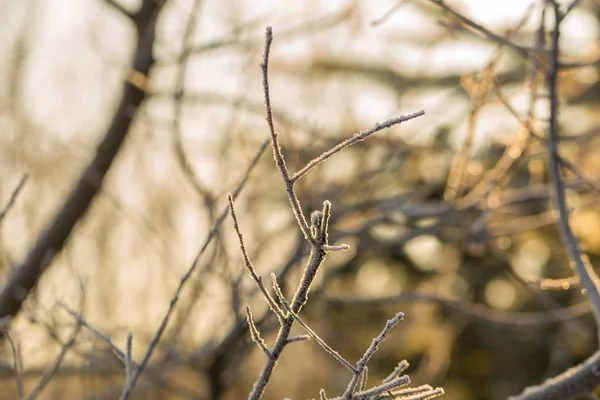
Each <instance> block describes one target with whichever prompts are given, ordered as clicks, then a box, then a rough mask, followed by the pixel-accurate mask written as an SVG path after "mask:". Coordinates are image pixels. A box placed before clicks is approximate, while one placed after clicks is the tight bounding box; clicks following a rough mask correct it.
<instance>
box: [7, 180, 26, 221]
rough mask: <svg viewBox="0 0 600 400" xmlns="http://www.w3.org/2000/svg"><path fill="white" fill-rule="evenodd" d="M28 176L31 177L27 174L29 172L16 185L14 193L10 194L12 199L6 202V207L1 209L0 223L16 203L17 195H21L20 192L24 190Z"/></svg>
mask: <svg viewBox="0 0 600 400" xmlns="http://www.w3.org/2000/svg"><path fill="white" fill-rule="evenodd" d="M28 178H29V175H27V174H25V175H23V176H22V177H21V180H20V181H19V184H18V185H17V187H15V189H14V190H13V192H12V194H11V195H10V199H9V200H8V203H7V204H6V206H5V207H4V209H3V210H2V211H0V223H2V221H3V220H4V217H5V216H6V214H7V213H8V211H9V210H10V209H11V208H12V207H13V205H14V204H15V201H16V200H17V197H19V193H21V190H23V188H24V187H25V183H26V182H27V179H28Z"/></svg>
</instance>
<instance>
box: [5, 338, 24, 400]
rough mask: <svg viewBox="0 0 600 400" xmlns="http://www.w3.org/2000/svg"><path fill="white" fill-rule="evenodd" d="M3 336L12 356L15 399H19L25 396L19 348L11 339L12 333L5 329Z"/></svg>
mask: <svg viewBox="0 0 600 400" xmlns="http://www.w3.org/2000/svg"><path fill="white" fill-rule="evenodd" d="M3 333H4V336H5V337H6V339H7V340H8V343H9V344H10V348H11V350H12V356H13V369H14V374H15V382H16V383H17V399H19V400H21V399H23V398H25V389H24V386H23V363H22V360H21V349H20V347H19V343H17V342H16V340H14V339H13V337H12V335H11V334H10V332H9V331H8V330H5V331H4V332H3Z"/></svg>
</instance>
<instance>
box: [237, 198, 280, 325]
mask: <svg viewBox="0 0 600 400" xmlns="http://www.w3.org/2000/svg"><path fill="white" fill-rule="evenodd" d="M227 200H228V202H229V209H230V212H231V219H232V220H233V227H234V229H235V232H236V233H237V236H238V240H239V243H240V250H241V251H242V256H243V257H244V265H245V266H246V269H247V270H248V272H249V273H250V276H251V277H252V280H253V281H254V282H255V283H256V285H257V286H258V288H259V289H260V291H261V292H262V294H263V297H264V298H265V300H266V301H267V304H268V305H269V308H271V310H272V311H273V313H275V315H276V316H277V318H278V319H279V321H280V322H283V320H284V319H285V317H286V316H285V315H284V313H283V311H282V310H281V308H279V306H278V305H277V303H276V302H275V300H274V299H273V297H272V296H271V294H270V293H269V291H268V290H267V289H266V288H265V285H264V284H263V282H262V278H261V277H260V276H258V274H257V273H256V269H255V268H254V266H253V265H252V263H251V262H250V256H249V255H248V251H247V250H246V245H245V244H244V237H243V235H242V232H241V231H240V227H239V224H238V219H237V216H236V214H235V208H234V206H233V198H232V197H231V195H228V196H227ZM246 312H247V313H248V312H249V309H247V310H246ZM248 318H250V317H248ZM249 320H250V319H249Z"/></svg>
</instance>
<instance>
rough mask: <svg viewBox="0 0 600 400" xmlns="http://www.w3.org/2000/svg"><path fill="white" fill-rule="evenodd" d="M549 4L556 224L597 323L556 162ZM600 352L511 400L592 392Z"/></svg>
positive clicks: (594, 296) (593, 280)
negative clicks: (557, 217)
mask: <svg viewBox="0 0 600 400" xmlns="http://www.w3.org/2000/svg"><path fill="white" fill-rule="evenodd" d="M549 6H550V7H552V9H553V11H554V19H555V28H554V32H553V33H552V48H551V61H550V69H549V71H548V74H547V84H548V95H549V100H550V120H549V129H548V131H549V132H548V133H549V141H548V152H549V155H550V176H551V178H552V183H553V186H554V197H555V201H556V207H557V209H558V213H559V221H558V226H559V228H560V233H561V237H562V241H563V244H564V247H565V249H566V251H567V253H568V255H569V258H570V259H571V263H572V264H574V269H575V271H576V272H577V275H578V276H579V278H580V281H581V286H582V287H583V288H584V289H585V294H586V296H587V297H588V299H589V301H590V303H591V305H592V309H593V311H594V316H595V319H596V324H600V292H599V289H598V276H597V275H596V272H595V271H594V269H593V267H592V265H591V263H590V261H589V259H588V257H587V256H586V255H585V254H583V253H582V252H581V249H580V247H579V243H578V242H577V239H576V237H575V235H574V234H573V231H572V230H571V227H570V225H569V210H568V208H567V204H566V196H565V188H564V185H563V182H562V179H561V176H560V161H559V148H558V144H559V139H560V138H559V133H558V93H557V83H558V72H559V69H560V65H559V60H558V59H559V39H560V22H561V20H562V18H561V16H562V14H561V12H560V10H559V5H558V4H557V3H556V1H550V2H549ZM598 371H600V353H599V352H596V353H594V354H593V355H592V356H591V357H589V358H588V359H587V360H586V361H584V362H583V363H581V364H579V365H577V366H575V367H573V368H571V369H569V370H567V371H565V372H563V373H562V374H560V375H558V376H556V377H554V378H551V379H548V380H547V381H545V382H544V383H542V384H540V385H538V386H531V387H528V388H526V389H525V390H524V391H523V392H522V393H521V394H519V395H517V396H514V397H511V399H512V400H537V399H540V400H541V399H566V400H568V399H574V398H578V397H581V396H585V395H587V394H589V393H591V392H592V391H593V390H594V389H595V388H596V387H598V385H599V384H600V379H599V375H600V374H599V373H598Z"/></svg>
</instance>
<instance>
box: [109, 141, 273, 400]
mask: <svg viewBox="0 0 600 400" xmlns="http://www.w3.org/2000/svg"><path fill="white" fill-rule="evenodd" d="M267 144H268V141H265V142H263V144H262V145H261V147H260V149H259V150H258V152H257V153H256V155H255V156H254V158H253V159H252V161H251V162H250V165H249V166H248V169H247V170H246V173H245V174H244V177H243V178H242V179H241V181H240V182H239V183H238V185H237V187H236V189H235V190H234V191H233V193H232V194H231V197H232V199H236V198H237V197H238V196H239V194H240V192H241V191H242V189H243V188H244V186H245V185H246V182H247V181H248V179H249V178H250V173H251V172H252V171H253V170H254V168H255V167H256V165H257V164H258V160H259V159H260V156H261V155H262V153H263V152H264V151H265V149H266V148H267ZM228 214H229V205H226V206H225V207H224V209H223V211H222V212H221V214H220V215H219V217H218V218H217V219H216V221H215V222H214V224H213V226H212V228H211V230H210V231H209V233H208V235H207V236H206V238H205V240H204V243H202V245H201V246H200V250H199V251H198V253H197V254H196V257H195V258H194V260H193V261H192V263H191V265H190V267H189V268H188V270H187V271H186V273H185V274H183V276H182V277H181V278H180V280H179V285H178V286H177V289H175V294H174V295H173V297H172V298H171V300H170V302H169V308H168V310H167V312H166V313H165V315H164V317H163V319H162V321H161V323H160V325H159V327H158V328H157V330H156V332H155V333H154V335H153V336H152V339H151V340H150V343H149V344H148V349H147V350H146V352H145V353H144V356H143V357H142V361H140V364H139V366H138V368H136V369H135V372H134V374H133V376H132V378H131V382H130V387H126V388H124V391H123V393H122V395H121V400H126V399H127V398H128V397H129V396H130V395H131V393H132V392H133V390H134V388H135V385H136V384H137V381H138V379H139V377H140V375H141V373H142V371H143V370H144V368H145V367H146V366H147V364H148V362H149V361H150V357H152V354H153V353H154V350H155V348H156V346H157V345H158V342H159V341H160V339H161V337H162V335H163V333H164V331H165V329H166V328H167V325H168V323H169V321H170V320H171V317H172V316H173V312H174V311H175V307H176V306H177V304H178V302H179V298H180V295H181V293H182V291H183V288H184V287H185V285H186V283H187V282H188V281H189V279H190V277H191V276H192V274H193V273H194V272H195V271H196V268H197V267H198V265H199V262H200V258H201V257H202V255H203V254H204V252H205V251H206V249H207V248H208V245H209V244H210V243H211V242H212V240H213V239H214V237H215V236H216V235H217V231H218V230H219V228H220V227H221V225H222V224H223V221H225V219H226V218H227V215H228Z"/></svg>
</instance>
